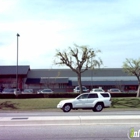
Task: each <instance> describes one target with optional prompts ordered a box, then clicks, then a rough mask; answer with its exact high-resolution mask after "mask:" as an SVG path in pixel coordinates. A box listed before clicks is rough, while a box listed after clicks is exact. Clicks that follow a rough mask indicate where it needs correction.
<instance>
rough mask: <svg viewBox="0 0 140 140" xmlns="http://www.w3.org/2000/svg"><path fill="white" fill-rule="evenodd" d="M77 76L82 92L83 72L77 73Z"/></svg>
mask: <svg viewBox="0 0 140 140" xmlns="http://www.w3.org/2000/svg"><path fill="white" fill-rule="evenodd" d="M77 78H78V86H79V89H80V93H82V91H83V90H82V82H81V73H77Z"/></svg>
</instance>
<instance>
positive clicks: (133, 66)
mask: <svg viewBox="0 0 140 140" xmlns="http://www.w3.org/2000/svg"><path fill="white" fill-rule="evenodd" d="M123 69H124V71H125V72H126V73H128V74H130V75H134V76H136V77H137V79H138V90H137V97H139V96H140V59H138V60H134V59H126V61H125V62H124V63H123Z"/></svg>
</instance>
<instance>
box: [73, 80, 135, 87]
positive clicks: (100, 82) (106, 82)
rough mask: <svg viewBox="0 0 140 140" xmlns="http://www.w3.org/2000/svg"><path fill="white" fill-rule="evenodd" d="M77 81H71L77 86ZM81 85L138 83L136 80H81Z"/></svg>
mask: <svg viewBox="0 0 140 140" xmlns="http://www.w3.org/2000/svg"><path fill="white" fill-rule="evenodd" d="M77 85H78V82H77V81H73V82H72V86H77ZM82 85H84V86H87V85H88V86H89V85H94V86H99V85H100V86H102V85H104V86H109V85H138V81H82Z"/></svg>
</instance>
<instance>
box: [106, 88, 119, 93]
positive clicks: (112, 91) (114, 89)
mask: <svg viewBox="0 0 140 140" xmlns="http://www.w3.org/2000/svg"><path fill="white" fill-rule="evenodd" d="M108 92H109V93H121V91H120V90H119V89H117V88H111V89H109V90H108Z"/></svg>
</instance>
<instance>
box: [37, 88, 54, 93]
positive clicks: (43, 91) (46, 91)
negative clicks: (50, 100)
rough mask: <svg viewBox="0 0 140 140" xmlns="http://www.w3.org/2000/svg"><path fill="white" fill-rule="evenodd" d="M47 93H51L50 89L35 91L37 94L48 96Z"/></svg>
mask: <svg viewBox="0 0 140 140" xmlns="http://www.w3.org/2000/svg"><path fill="white" fill-rule="evenodd" d="M48 93H53V91H52V90H51V89H49V88H48V89H42V90H38V91H37V94H48Z"/></svg>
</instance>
